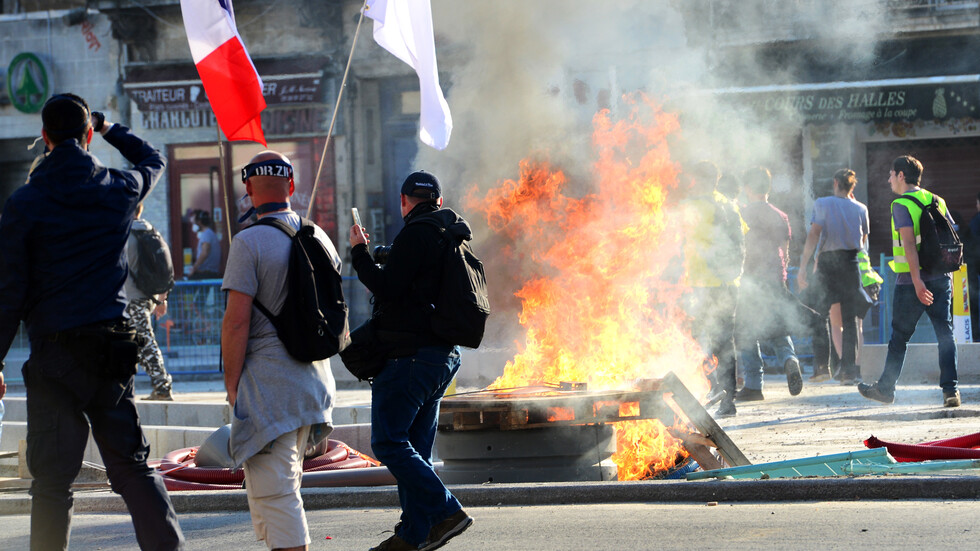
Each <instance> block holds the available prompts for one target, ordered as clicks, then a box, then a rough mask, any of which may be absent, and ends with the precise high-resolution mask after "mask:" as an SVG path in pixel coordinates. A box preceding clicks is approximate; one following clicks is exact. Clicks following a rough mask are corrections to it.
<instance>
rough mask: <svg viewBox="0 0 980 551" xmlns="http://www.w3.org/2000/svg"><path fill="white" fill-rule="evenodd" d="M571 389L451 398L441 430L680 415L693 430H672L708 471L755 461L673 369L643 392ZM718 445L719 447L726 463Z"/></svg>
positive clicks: (669, 420)
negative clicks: (630, 407)
mask: <svg viewBox="0 0 980 551" xmlns="http://www.w3.org/2000/svg"><path fill="white" fill-rule="evenodd" d="M567 388H570V389H572V390H560V389H556V388H539V389H524V390H525V393H521V392H500V391H491V390H485V391H480V392H475V393H470V394H462V395H455V396H449V397H446V398H444V399H443V400H442V405H441V406H440V412H439V430H441V431H468V430H520V429H533V428H542V427H554V426H561V425H587V424H594V423H617V422H620V421H636V420H641V419H659V420H660V422H662V423H663V424H664V425H665V426H667V427H673V426H674V425H675V424H676V419H677V417H678V416H680V417H682V418H684V419H686V420H687V421H688V422H689V427H688V428H689V429H690V430H689V431H687V432H685V431H683V430H677V429H672V430H671V433H672V434H673V435H674V436H675V437H677V438H679V439H680V440H681V441H682V442H683V443H684V448H685V449H686V450H687V451H688V452H689V453H690V454H691V456H692V457H694V459H695V460H696V461H697V462H698V463H699V464H700V465H701V466H702V467H703V468H704V469H718V468H722V467H725V466H732V467H736V466H742V465H750V464H751V462H750V461H749V460H748V458H746V457H745V454H743V453H742V450H740V449H739V448H738V446H736V445H735V442H733V441H732V439H731V438H730V437H729V436H728V434H726V433H725V431H724V430H723V429H722V428H721V426H719V425H718V423H717V422H715V420H714V418H712V417H711V415H710V414H709V413H708V412H707V410H705V409H704V406H702V405H701V403H700V402H699V401H698V400H697V398H696V397H695V396H694V395H693V394H691V392H690V391H689V390H688V389H687V387H686V386H684V383H683V382H681V380H680V379H679V378H678V377H677V376H676V375H675V374H674V373H673V372H671V373H668V374H667V376H665V377H664V378H663V379H648V380H645V381H642V383H641V385H640V388H641V389H640V390H632V391H615V390H612V391H599V392H588V391H584V390H578V387H576V386H571V387H567ZM665 397H666V399H665ZM626 404H633V405H635V406H636V407H638V408H639V409H638V413H635V414H624V409H623V408H622V407H621V406H623V405H626ZM634 409H636V408H634ZM712 448H713V449H717V450H718V455H720V456H721V460H720V461H719V459H718V458H716V457H715V455H714V453H713V452H712V451H711V449H712Z"/></svg>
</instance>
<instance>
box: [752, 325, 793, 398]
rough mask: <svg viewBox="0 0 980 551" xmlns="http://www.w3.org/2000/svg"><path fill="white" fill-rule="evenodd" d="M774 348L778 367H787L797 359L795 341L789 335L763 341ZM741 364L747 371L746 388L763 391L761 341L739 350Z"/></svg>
mask: <svg viewBox="0 0 980 551" xmlns="http://www.w3.org/2000/svg"><path fill="white" fill-rule="evenodd" d="M763 342H765V343H766V344H768V345H769V346H770V347H772V349H773V351H774V352H775V353H776V358H777V360H778V361H779V364H778V365H786V361H787V360H789V359H790V358H793V359H796V349H794V348H793V339H791V338H790V336H789V335H783V336H781V337H776V338H773V339H769V340H767V341H763ZM739 362H741V365H742V369H744V370H745V388H750V389H753V390H762V374H763V371H764V370H763V365H762V354H761V353H760V352H759V341H755V342H752V343H749V344H748V346H747V347H746V348H742V349H741V350H739Z"/></svg>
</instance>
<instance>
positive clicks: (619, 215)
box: [466, 97, 708, 480]
mask: <svg viewBox="0 0 980 551" xmlns="http://www.w3.org/2000/svg"><path fill="white" fill-rule="evenodd" d="M593 127H594V131H593V136H592V141H593V145H594V149H595V153H596V160H595V162H594V165H593V170H592V173H593V180H594V181H593V182H589V184H590V185H591V186H592V187H591V188H590V189H592V190H594V191H593V192H591V193H587V194H584V195H580V196H578V197H575V196H572V195H571V194H570V193H569V190H568V188H569V187H572V185H571V184H572V183H571V182H569V180H568V178H567V177H566V175H565V173H564V172H562V171H561V170H560V169H559V168H557V167H554V166H552V165H551V164H549V162H547V161H546V160H533V161H532V160H528V159H526V160H524V161H522V162H521V163H520V176H519V178H518V179H517V180H505V181H503V182H500V183H499V185H498V186H497V187H496V188H495V189H492V190H490V191H489V192H487V193H486V194H485V195H484V196H482V197H477V196H476V194H475V193H473V194H471V195H470V197H469V198H468V199H467V204H466V206H467V208H468V209H470V210H477V211H481V212H483V213H484V214H485V215H486V219H487V223H488V225H489V226H490V228H491V229H492V230H493V231H494V232H496V233H497V234H499V235H500V236H502V237H504V238H505V239H507V240H509V241H510V243H511V244H512V246H509V247H504V249H505V250H506V251H508V252H509V254H510V255H511V256H512V258H508V259H506V261H507V262H509V263H510V265H512V266H518V265H522V264H532V265H533V267H534V268H533V272H532V273H530V274H528V275H527V277H526V280H525V281H524V282H523V284H522V286H521V287H520V289H519V290H518V291H517V292H516V293H515V294H516V296H517V297H518V298H519V299H520V300H521V303H522V311H521V313H520V315H519V321H520V323H521V325H522V326H523V327H524V328H525V330H526V337H525V342H524V343H518V349H519V352H518V354H517V355H516V356H515V357H514V359H513V360H511V361H509V362H507V364H506V366H505V368H504V374H503V375H502V376H501V377H500V378H498V379H497V380H496V381H495V382H494V383H493V384H492V385H491V386H490V388H497V389H501V388H510V387H518V386H525V385H530V384H541V383H555V382H559V381H585V382H587V383H588V385H589V388H590V389H591V390H605V389H622V388H626V387H630V386H631V385H632V384H633V382H634V381H636V380H638V379H642V378H659V377H662V376H664V375H665V374H666V373H667V372H668V371H674V372H675V373H676V374H677V375H678V376H679V377H680V378H681V379H682V380H683V381H684V383H685V384H686V385H687V386H688V388H690V389H691V391H692V392H694V393H696V394H697V393H703V392H705V391H706V390H707V386H708V384H707V380H706V379H705V377H704V374H703V373H702V370H701V366H702V361H703V360H704V356H703V353H702V352H701V349H700V348H699V347H698V345H697V343H696V342H695V341H694V340H693V338H692V337H691V335H690V333H689V331H688V330H687V329H686V328H685V327H684V320H685V316H684V314H683V311H682V310H681V296H682V295H683V293H684V292H685V291H686V289H685V288H684V287H682V286H681V285H680V284H679V283H678V282H677V281H678V278H677V277H676V275H672V272H673V271H676V266H677V263H678V254H679V252H680V250H681V234H680V231H679V230H678V229H677V228H676V227H675V226H676V224H671V223H669V222H670V215H671V211H670V209H671V206H670V205H671V202H672V200H676V199H672V198H671V192H673V191H674V190H676V187H677V176H678V166H677V164H676V163H674V162H673V161H672V160H671V157H670V152H669V150H668V146H667V137H668V136H669V135H670V134H671V133H673V132H676V131H677V130H678V128H679V124H678V121H677V118H676V116H674V115H671V114H668V113H665V112H663V111H662V110H661V108H660V106H659V105H657V104H656V103H655V102H653V101H652V100H650V99H648V98H646V97H640V98H638V99H634V100H631V106H630V112H629V114H628V116H626V117H625V118H623V119H622V120H613V119H612V118H611V116H610V112H609V111H608V110H603V111H601V112H599V113H598V114H597V115H596V116H595V117H594V119H593ZM574 184H578V185H577V186H576V187H580V185H581V184H582V183H581V182H574ZM518 255H519V256H518ZM527 261H530V262H529V263H528V262H527ZM617 441H618V452H617V453H616V455H614V456H613V460H614V461H615V462H616V463H617V465H618V467H619V473H620V475H619V477H620V479H621V480H633V479H638V478H643V477H647V476H649V475H650V474H652V473H654V472H657V471H662V470H664V469H666V468H669V467H671V466H673V465H674V462H675V460H676V459H677V457H678V456H679V455H686V452H684V450H683V447H682V446H681V444H680V442H679V441H677V440H676V439H674V438H673V437H672V436H670V435H669V434H668V433H667V430H666V427H664V426H663V424H662V423H660V422H659V421H656V420H644V421H628V422H621V423H618V424H617Z"/></svg>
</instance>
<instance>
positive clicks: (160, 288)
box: [123, 203, 174, 402]
mask: <svg viewBox="0 0 980 551" xmlns="http://www.w3.org/2000/svg"><path fill="white" fill-rule="evenodd" d="M142 214H143V203H140V204H139V205H137V207H136V215H135V216H134V217H133V227H132V228H131V229H130V231H129V240H128V241H127V242H126V258H127V259H128V260H129V276H128V277H127V278H126V285H125V286H124V288H123V289H124V291H125V292H126V313H125V315H126V319H127V321H128V322H129V325H130V327H132V328H133V330H134V331H136V340H137V342H139V364H140V365H142V366H143V369H144V370H146V374H147V375H149V376H150V383H151V384H152V385H153V391H152V392H150V395H149V396H146V397H144V398H143V399H144V400H160V401H167V402H169V401H173V399H174V397H173V391H172V383H173V379H172V378H171V377H170V374H169V373H167V368H166V367H165V366H164V365H163V352H161V351H160V346H159V345H158V344H157V339H156V335H154V333H153V322H152V321H151V320H150V316H151V315H153V314H156V316H157V318H159V317H161V316H163V315H165V314H166V313H167V294H168V293H169V292H170V289H172V288H173V286H174V269H173V264H172V263H171V261H170V248H169V247H168V246H167V243H166V241H164V240H163V237H162V236H161V235H160V232H158V231H156V230H155V229H153V226H151V225H150V223H149V222H147V221H146V220H143V219H142V218H140V216H142Z"/></svg>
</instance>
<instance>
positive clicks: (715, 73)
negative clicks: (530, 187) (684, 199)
mask: <svg viewBox="0 0 980 551" xmlns="http://www.w3.org/2000/svg"><path fill="white" fill-rule="evenodd" d="M886 2H887V0H850V1H847V2H843V1H829V2H828V1H818V0H811V1H802V2H785V1H778V0H741V1H735V0H726V1H720V0H719V1H712V0H700V1H699V0H623V1H620V2H598V1H596V0H530V1H528V0H495V1H493V2H458V1H453V0H434V1H433V3H432V12H433V18H434V26H435V31H436V35H437V37H438V48H439V51H438V52H437V53H438V55H439V57H440V59H444V60H446V61H444V62H443V64H444V66H446V65H448V63H447V61H449V60H453V61H458V60H462V63H461V64H458V65H457V64H454V66H453V69H452V78H451V81H450V82H446V83H444V87H446V88H447V90H448V93H447V97H448V100H449V104H450V107H451V109H452V113H453V119H454V123H455V128H454V131H453V138H452V142H451V144H450V147H449V148H448V149H447V150H446V151H445V152H435V151H431V150H428V149H427V148H424V149H423V150H422V151H420V154H419V158H418V159H417V164H418V165H420V166H427V167H432V169H433V170H438V171H439V172H440V174H443V175H444V176H446V179H447V181H449V182H454V183H455V184H456V185H458V186H460V187H464V186H465V187H468V186H471V185H478V186H480V187H481V188H486V187H487V186H492V185H493V184H494V183H495V182H496V181H497V180H498V179H500V178H504V177H513V176H514V175H515V173H516V167H517V162H518V161H519V160H520V159H522V158H525V157H527V156H529V155H533V154H534V153H535V152H536V151H548V152H549V155H550V156H551V158H552V159H557V160H561V161H563V164H564V168H565V169H566V170H568V171H570V172H572V173H575V172H576V170H587V167H588V166H589V163H590V161H591V158H590V155H589V153H590V150H589V135H590V131H591V128H590V121H591V117H592V115H593V114H594V113H595V112H596V111H597V110H598V108H599V107H602V106H609V107H611V108H613V110H614V112H615V109H616V107H617V105H619V103H620V96H621V95H622V94H624V93H630V92H634V91H637V90H643V91H645V92H646V93H648V94H650V95H651V96H653V97H655V98H659V99H661V100H664V101H667V100H672V101H673V103H672V104H671V105H672V106H673V107H675V108H677V109H679V110H680V111H681V112H682V113H683V117H684V119H683V121H682V122H683V123H687V124H684V125H683V126H684V132H685V133H686V134H688V136H687V139H686V140H685V141H686V142H688V143H693V144H697V145H696V147H697V151H691V152H682V151H678V152H677V153H678V155H683V154H686V155H691V156H696V157H703V158H716V159H717V158H720V157H725V158H731V159H739V162H740V164H742V165H744V166H751V165H753V164H760V163H761V164H767V160H769V158H771V157H772V145H773V143H772V140H771V137H770V133H771V129H770V127H771V123H772V122H773V121H760V120H757V116H756V115H755V114H754V113H751V112H750V111H749V110H748V109H744V108H742V109H737V108H734V107H732V105H731V104H730V103H729V102H723V103H719V102H718V101H717V100H718V97H716V96H712V95H701V94H696V95H693V96H691V95H689V94H691V93H692V92H693V91H696V90H711V89H718V88H726V87H731V86H733V85H745V84H746V83H758V82H776V83H791V82H794V81H795V80H796V79H797V78H799V76H800V74H801V73H802V72H804V71H806V70H807V69H808V67H807V66H806V64H807V62H808V61H807V60H802V59H786V60H785V63H779V61H778V60H777V61H773V60H771V59H769V60H759V63H758V64H757V65H755V66H753V64H752V63H751V60H749V61H748V62H746V63H745V64H744V66H740V68H739V71H738V74H736V75H731V74H729V72H730V71H728V69H730V68H729V67H725V66H724V58H723V57H722V56H721V55H719V51H720V49H722V48H725V49H727V50H728V51H732V50H738V49H739V46H738V45H739V44H757V43H759V42H760V41H762V40H765V39H766V38H767V37H768V38H770V39H771V40H773V41H775V40H777V39H787V38H790V37H791V36H795V37H796V39H802V40H805V41H809V42H812V43H814V44H817V45H818V47H819V49H820V51H821V52H823V55H822V56H821V62H822V63H825V64H831V65H833V64H840V65H846V66H854V65H861V64H868V63H871V62H873V59H874V44H875V41H876V40H877V37H878V34H879V32H880V31H881V30H883V29H884V28H886V27H887V24H888V20H887V17H885V15H884V14H885V13H887V12H886V11H885V9H884V5H885V4H886ZM747 51H748V50H747ZM745 55H746V56H751V54H749V53H746V54H745ZM743 61H744V60H743ZM685 98H686V99H685ZM791 117H792V113H787V118H788V119H789V118H791ZM721 164H724V163H721ZM576 165H577V166H576Z"/></svg>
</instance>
